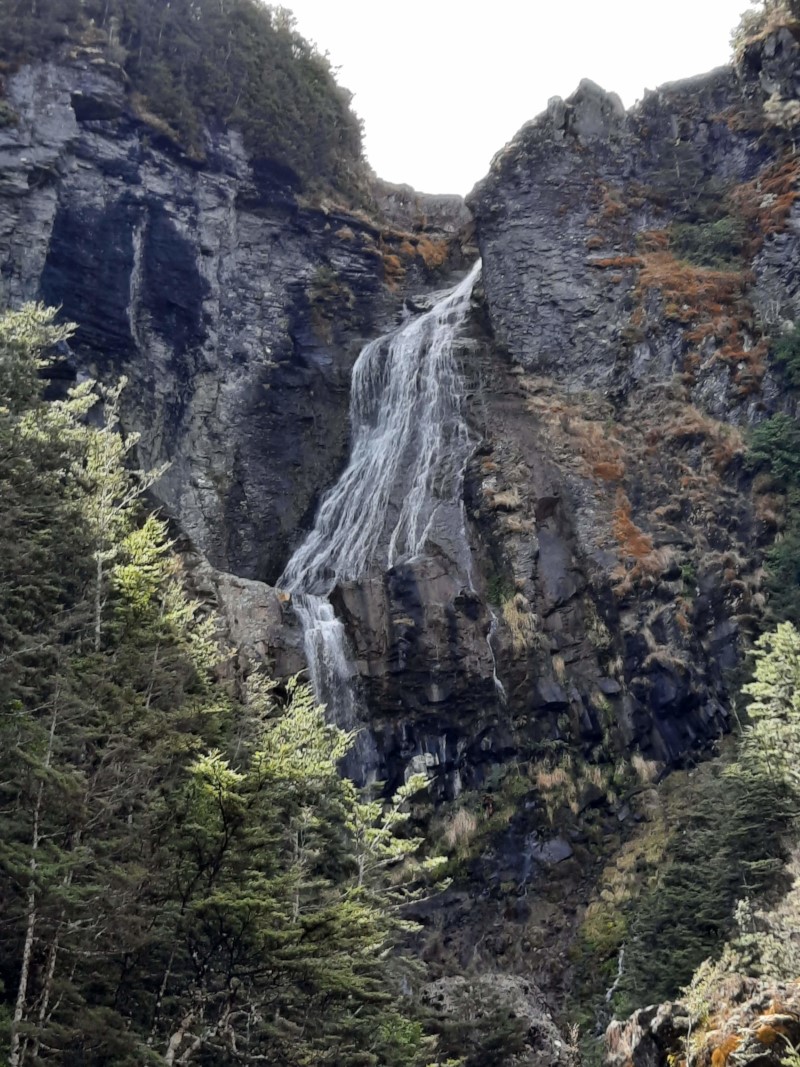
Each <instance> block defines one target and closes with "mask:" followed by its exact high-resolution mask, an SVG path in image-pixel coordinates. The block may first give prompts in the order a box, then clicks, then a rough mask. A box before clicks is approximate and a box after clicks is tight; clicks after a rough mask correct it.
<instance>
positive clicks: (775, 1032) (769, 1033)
mask: <svg viewBox="0 0 800 1067" xmlns="http://www.w3.org/2000/svg"><path fill="white" fill-rule="evenodd" d="M755 1036H756V1041H758V1042H760V1044H762V1045H774V1044H775V1042H776V1041H777V1040H778V1039H779V1038H781V1037H783V1036H784V1028H783V1027H782V1026H774V1025H773V1024H772V1023H763V1024H762V1025H761V1026H759V1028H758V1029H757V1030H756V1034H755Z"/></svg>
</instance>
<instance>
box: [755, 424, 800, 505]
mask: <svg viewBox="0 0 800 1067" xmlns="http://www.w3.org/2000/svg"><path fill="white" fill-rule="evenodd" d="M747 463H748V466H750V467H757V466H766V467H767V468H768V469H769V472H770V474H772V476H773V477H774V478H775V479H776V480H777V481H778V482H780V483H781V485H782V486H783V488H785V489H789V488H791V487H793V486H800V424H798V423H797V421H796V420H795V419H793V418H791V417H790V416H789V415H783V414H779V415H773V416H772V418H771V419H766V420H765V421H764V422H761V423H759V424H758V426H756V427H755V429H754V430H753V432H752V434H751V435H750V449H749V452H748V456H747Z"/></svg>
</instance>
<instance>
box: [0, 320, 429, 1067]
mask: <svg viewBox="0 0 800 1067" xmlns="http://www.w3.org/2000/svg"><path fill="white" fill-rule="evenodd" d="M53 314H54V313H53V312H52V311H48V310H46V309H44V308H42V307H39V306H28V307H26V308H23V309H22V310H21V311H20V312H15V313H10V314H7V315H5V316H4V317H2V318H0V494H2V499H3V503H4V507H3V509H2V511H1V512H0V605H1V607H0V627H1V628H2V629H1V630H0V637H1V638H2V652H0V657H1V658H2V664H1V665H2V672H0V808H2V810H3V813H4V833H3V838H2V841H1V842H0V908H1V909H2V913H3V923H2V926H1V927H0V1027H2V1028H3V1032H4V1037H5V1039H6V1045H7V1049H8V1063H9V1065H10V1067H24V1065H29V1064H34V1063H36V1064H45V1063H59V1064H63V1065H66V1067H73V1065H74V1067H78V1065H81V1067H101V1065H103V1067H105V1065H114V1067H128V1065H130V1067H134V1065H137V1067H138V1065H142V1064H148V1065H157V1064H173V1063H175V1064H177V1063H193V1062H197V1063H211V1062H213V1063H215V1064H219V1065H220V1067H225V1065H227V1064H230V1065H233V1064H248V1063H257V1062H258V1063H260V1062H279V1063H282V1064H285V1065H286V1067H309V1065H310V1064H326V1063H328V1064H336V1065H337V1067H348V1065H351V1067H356V1065H358V1067H369V1065H377V1064H385V1065H387V1067H416V1065H418V1064H423V1063H426V1062H428V1061H429V1060H430V1058H431V1055H430V1054H431V1048H432V1046H431V1040H432V1039H431V1038H428V1037H426V1036H425V1033H424V1031H423V1028H422V1026H421V1024H420V1023H419V1021H418V1020H415V1019H414V1017H413V1012H412V1009H411V1004H410V1001H409V1000H408V999H407V998H404V997H401V996H400V995H399V991H400V990H401V989H402V988H410V987H411V986H412V985H413V981H414V977H415V969H414V967H413V966H412V964H411V963H410V962H409V961H407V960H405V959H404V958H403V956H402V954H400V953H398V952H396V951H395V950H396V947H397V946H398V944H399V942H400V941H401V939H402V938H403V937H404V936H405V935H406V934H407V933H408V931H409V929H410V928H411V927H410V924H409V923H408V922H407V921H406V920H405V919H404V917H403V908H404V906H405V905H406V904H408V903H409V902H411V901H414V900H415V899H418V898H419V896H420V895H421V894H422V893H424V892H426V891H427V890H426V888H425V887H426V886H430V885H431V884H432V882H431V879H432V877H433V868H435V867H436V865H437V864H436V861H428V862H426V863H423V862H422V861H419V860H417V859H416V852H417V848H418V846H419V840H418V839H417V838H415V837H414V836H412V835H409V833H408V827H407V822H408V812H407V808H408V802H409V800H410V799H411V797H412V795H413V794H414V793H415V792H416V791H417V790H419V789H420V788H421V787H422V786H423V785H424V781H423V780H422V779H420V778H414V779H411V780H410V781H409V782H408V783H406V785H405V786H404V787H403V789H401V790H400V791H399V792H398V794H397V795H396V796H395V797H394V798H393V799H391V800H390V801H389V802H387V803H384V802H383V801H381V800H380V799H377V798H375V797H365V796H362V795H361V794H360V793H359V792H358V790H356V788H355V787H354V785H353V783H352V782H350V781H348V780H347V779H343V778H342V777H341V776H340V775H339V772H338V765H339V761H340V760H341V757H342V755H343V754H344V753H345V751H346V750H347V748H348V746H349V744H350V742H351V738H350V737H349V736H348V735H346V734H343V733H342V732H341V731H340V730H338V729H336V728H334V727H332V726H328V725H326V724H325V722H324V719H323V717H322V715H321V712H320V709H319V708H317V707H316V706H315V704H314V701H313V699H312V697H311V695H310V693H309V691H308V690H307V689H306V688H304V687H303V686H301V685H299V684H298V683H297V681H294V682H292V683H290V684H289V685H288V686H287V687H285V688H284V689H280V688H278V687H276V686H275V685H274V684H271V683H269V682H268V681H267V680H266V679H261V678H259V677H258V676H251V678H250V679H249V680H248V683H247V694H246V701H245V702H244V703H242V702H241V701H240V700H239V699H237V697H236V696H235V694H234V693H233V692H232V691H231V690H230V689H229V687H227V686H226V685H225V684H223V682H222V681H221V680H220V678H219V672H218V669H217V664H218V660H219V655H220V653H219V650H218V645H217V640H216V637H215V623H214V620H213V618H211V617H209V616H207V614H206V612H205V611H204V609H203V608H202V607H201V605H199V604H197V603H194V602H193V601H191V600H190V599H188V598H187V596H186V594H185V591H184V588H183V582H182V578H181V570H180V565H179V561H178V560H177V559H176V557H175V556H174V554H173V552H172V548H171V545H170V542H169V540H168V537H167V530H166V525H165V523H164V522H163V521H162V520H161V519H159V518H158V517H157V516H156V515H152V514H147V513H146V512H145V511H144V509H143V507H142V492H143V490H144V489H145V488H146V487H147V485H148V484H149V483H150V481H151V479H152V477H154V476H155V475H156V474H157V473H158V472H154V473H152V474H147V473H144V472H137V471H134V470H129V469H128V468H127V467H126V466H125V463H126V461H127V460H128V459H129V458H130V447H131V442H130V441H128V442H126V441H124V440H123V438H122V437H121V435H120V433H119V428H118V425H117V417H116V407H117V402H118V396H119V391H118V389H114V390H106V391H102V390H98V389H97V388H96V387H94V388H93V386H92V384H91V383H86V384H84V385H81V386H80V387H79V388H78V389H77V390H75V391H73V393H72V394H71V395H70V396H69V397H68V398H67V399H66V400H63V401H56V402H53V403H46V402H44V401H43V399H42V397H41V385H42V383H41V380H40V378H39V372H40V370H41V369H42V367H43V366H44V365H46V362H47V354H48V351H49V349H51V348H52V347H53V345H55V344H59V343H61V342H63V341H64V340H65V339H66V337H67V336H68V335H69V328H67V327H57V326H55V325H54V319H53ZM98 396H99V397H100V398H101V399H102V400H103V403H102V412H101V416H102V417H99V418H98V417H93V418H92V419H91V420H88V419H87V414H88V413H89V410H90V409H91V407H92V406H93V405H94V404H95V403H96V401H97V398H98Z"/></svg>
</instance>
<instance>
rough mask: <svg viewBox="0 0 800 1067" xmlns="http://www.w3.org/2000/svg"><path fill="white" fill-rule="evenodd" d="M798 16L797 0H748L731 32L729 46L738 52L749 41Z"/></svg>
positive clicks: (795, 19) (793, 20)
mask: <svg viewBox="0 0 800 1067" xmlns="http://www.w3.org/2000/svg"><path fill="white" fill-rule="evenodd" d="M798 18H800V5H798V3H797V0H750V6H749V8H748V9H747V10H745V11H744V12H743V13H742V17H741V19H740V21H739V24H738V26H736V28H735V29H734V30H733V32H732V33H731V46H732V48H733V50H734V52H736V53H738V52H740V51H742V49H744V48H745V46H746V45H747V44H749V43H750V42H751V41H754V40H757V39H758V38H760V37H763V36H764V35H765V34H767V33H769V32H771V31H772V30H775V29H777V28H778V27H779V26H783V25H786V24H787V23H793V22H796V21H797V20H798Z"/></svg>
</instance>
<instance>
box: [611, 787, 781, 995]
mask: <svg viewBox="0 0 800 1067" xmlns="http://www.w3.org/2000/svg"><path fill="white" fill-rule="evenodd" d="M686 800H687V806H686V808H685V809H684V810H682V811H681V812H680V813H679V819H678V822H677V825H676V826H675V830H674V832H673V835H672V837H671V839H670V842H669V845H668V848H667V850H666V853H665V856H664V859H663V861H662V862H661V864H660V865H659V867H658V868H657V870H656V871H653V872H652V878H651V881H650V885H649V887H648V888H647V890H646V891H645V892H644V893H643V894H642V896H641V897H640V899H639V900H638V901H637V902H636V905H635V908H634V909H632V913H631V915H630V919H629V924H628V937H629V940H628V944H627V949H626V956H625V973H624V975H623V976H622V979H621V981H620V983H619V987H618V993H617V995H616V997H615V1002H614V1003H615V1008H616V1009H617V1010H618V1011H621V1012H622V1013H625V1012H626V1011H627V1010H628V1009H630V1010H632V1009H633V1008H634V1007H636V1006H637V1005H640V1004H644V1003H648V1004H649V1003H653V1002H655V1001H660V1000H668V999H670V998H672V997H674V996H675V994H676V992H677V991H678V989H680V988H681V987H682V986H684V985H685V984H686V983H687V982H688V981H689V980H690V979H691V976H692V974H693V972H694V970H695V968H696V967H697V966H698V965H699V964H700V963H701V962H702V960H704V959H705V958H706V957H708V956H709V955H712V954H713V953H714V952H715V951H718V950H719V949H720V948H721V947H722V945H723V944H724V942H725V939H726V937H727V936H728V934H729V933H730V930H731V927H732V925H733V911H734V907H735V904H736V901H737V900H738V899H739V898H740V897H741V896H742V895H743V894H744V893H746V892H747V893H751V894H754V895H757V894H758V893H760V892H763V891H764V890H765V889H767V888H769V887H770V885H771V884H772V882H773V880H774V878H775V873H776V871H777V870H779V869H780V857H781V854H782V844H781V835H782V832H783V831H784V830H785V828H786V826H787V813H786V808H785V803H784V801H783V795H782V791H781V789H780V788H778V787H776V786H775V784H774V783H773V782H771V781H770V780H768V779H765V778H763V777H761V776H760V775H753V774H750V773H749V772H748V773H744V772H743V771H741V770H740V769H739V768H738V767H737V769H736V771H735V773H732V774H729V775H725V776H722V775H720V774H719V771H717V773H716V774H708V775H704V776H703V777H702V778H700V779H699V780H698V782H697V783H696V785H694V786H693V788H692V789H691V790H690V793H689V795H688V796H687V798H686Z"/></svg>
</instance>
